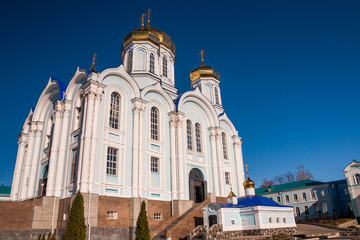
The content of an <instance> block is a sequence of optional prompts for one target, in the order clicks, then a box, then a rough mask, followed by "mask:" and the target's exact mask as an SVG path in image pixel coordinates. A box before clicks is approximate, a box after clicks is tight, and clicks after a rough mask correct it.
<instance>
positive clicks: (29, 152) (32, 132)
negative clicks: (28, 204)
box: [20, 122, 36, 200]
mask: <svg viewBox="0 0 360 240" xmlns="http://www.w3.org/2000/svg"><path fill="white" fill-rule="evenodd" d="M35 131H36V124H35V123H33V122H31V123H30V129H29V135H28V136H29V137H28V144H27V152H26V156H25V164H24V171H23V175H22V180H21V191H20V200H23V199H25V198H26V192H27V188H28V183H29V182H28V181H29V179H28V178H29V174H30V162H31V155H32V152H33V147H34V137H35Z"/></svg>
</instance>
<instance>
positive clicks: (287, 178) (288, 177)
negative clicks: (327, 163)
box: [260, 164, 314, 187]
mask: <svg viewBox="0 0 360 240" xmlns="http://www.w3.org/2000/svg"><path fill="white" fill-rule="evenodd" d="M296 169H297V172H296V177H295V175H294V174H293V173H292V172H290V171H288V172H287V173H285V174H281V175H278V176H276V177H273V178H272V179H270V180H268V179H267V178H264V179H263V182H262V184H261V185H260V187H268V186H272V185H277V184H284V183H291V182H295V181H301V180H305V179H314V176H313V175H312V173H311V172H310V171H309V170H306V169H304V165H301V164H300V165H299V166H298V167H297V168H296Z"/></svg>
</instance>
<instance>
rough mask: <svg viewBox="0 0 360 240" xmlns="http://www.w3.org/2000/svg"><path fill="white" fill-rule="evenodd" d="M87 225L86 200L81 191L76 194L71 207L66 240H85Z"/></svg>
mask: <svg viewBox="0 0 360 240" xmlns="http://www.w3.org/2000/svg"><path fill="white" fill-rule="evenodd" d="M85 238H86V225H85V217H84V198H83V196H82V194H81V193H80V191H78V192H77V193H76V196H75V199H74V201H73V203H72V205H71V209H70V214H69V222H68V223H67V225H66V230H65V235H64V240H85Z"/></svg>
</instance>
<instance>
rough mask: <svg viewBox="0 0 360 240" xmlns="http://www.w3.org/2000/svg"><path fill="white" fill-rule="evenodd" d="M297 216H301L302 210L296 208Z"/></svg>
mask: <svg viewBox="0 0 360 240" xmlns="http://www.w3.org/2000/svg"><path fill="white" fill-rule="evenodd" d="M296 216H300V208H298V207H297V208H296Z"/></svg>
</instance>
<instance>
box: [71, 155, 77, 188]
mask: <svg viewBox="0 0 360 240" xmlns="http://www.w3.org/2000/svg"><path fill="white" fill-rule="evenodd" d="M78 160H79V150H78V149H75V150H73V159H72V164H71V175H70V183H71V184H73V183H74V182H75V181H76V176H77V165H78Z"/></svg>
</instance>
